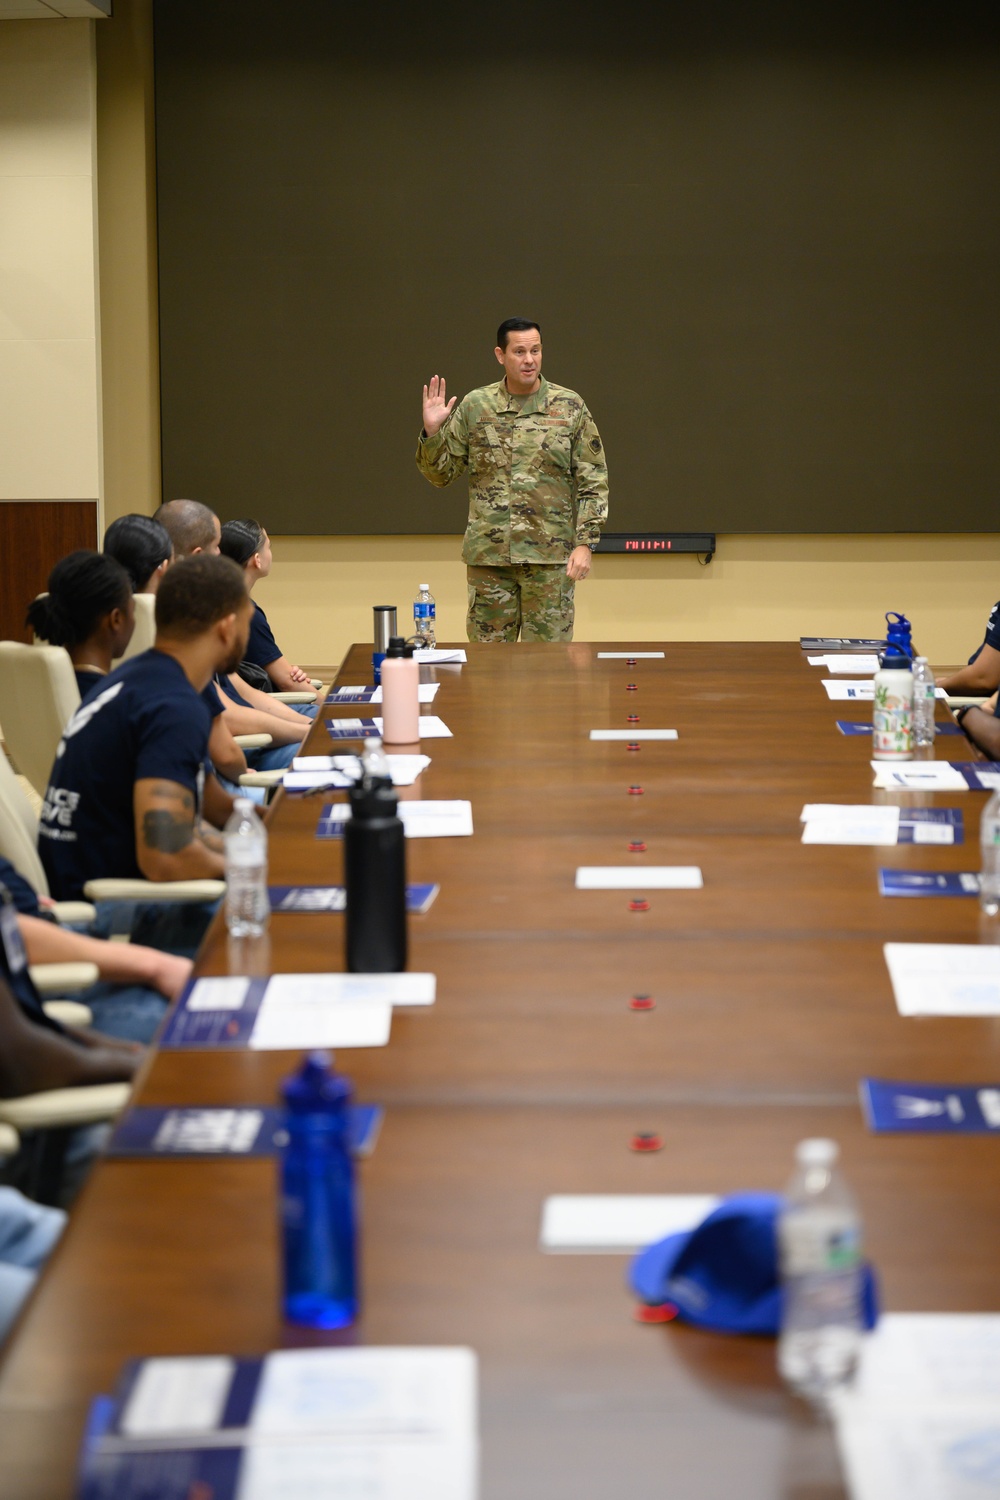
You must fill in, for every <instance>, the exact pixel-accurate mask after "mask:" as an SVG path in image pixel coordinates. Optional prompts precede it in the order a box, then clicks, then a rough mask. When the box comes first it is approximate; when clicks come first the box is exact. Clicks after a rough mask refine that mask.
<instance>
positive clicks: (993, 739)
mask: <svg viewBox="0 0 1000 1500" xmlns="http://www.w3.org/2000/svg"><path fill="white" fill-rule="evenodd" d="M955 719H956V722H957V723H959V724H960V725H961V726H962V730H963V732H964V734H965V737H966V739H968V740H971V741H972V743H973V744H974V745H975V747H976V749H977V750H982V752H983V754H984V755H988V756H989V758H990V760H1000V693H994V694H993V697H992V698H987V699H986V701H985V703H980V704H967V705H966V706H965V707H964V708H960V709H958V710H957V711H956V713H955Z"/></svg>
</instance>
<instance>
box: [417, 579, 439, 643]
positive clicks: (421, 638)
mask: <svg viewBox="0 0 1000 1500" xmlns="http://www.w3.org/2000/svg"><path fill="white" fill-rule="evenodd" d="M436 618H437V605H436V604H435V603H434V595H433V594H432V593H431V591H430V585H429V584H426V583H422V584H421V585H420V588H419V591H418V593H417V597H416V599H415V600H414V604H413V640H414V645H415V646H416V648H417V650H418V651H423V650H425V649H426V648H427V647H429V646H433V645H435V644H436V643H437V636H436V635H435V633H434V623H435V620H436Z"/></svg>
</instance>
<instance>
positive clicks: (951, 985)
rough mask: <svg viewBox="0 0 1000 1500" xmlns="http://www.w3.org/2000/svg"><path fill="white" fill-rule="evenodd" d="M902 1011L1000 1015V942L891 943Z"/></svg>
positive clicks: (888, 957)
mask: <svg viewBox="0 0 1000 1500" xmlns="http://www.w3.org/2000/svg"><path fill="white" fill-rule="evenodd" d="M882 951H883V952H884V954H885V961H886V963H887V965H888V967H889V978H890V979H891V980H892V989H893V994H894V995H895V997H896V1009H897V1010H898V1011H899V1014H900V1015H901V1016H998V1015H1000V947H996V946H994V945H993V944H990V943H984V944H982V945H981V946H980V945H979V944H977V943H886V944H884V946H883V950H882Z"/></svg>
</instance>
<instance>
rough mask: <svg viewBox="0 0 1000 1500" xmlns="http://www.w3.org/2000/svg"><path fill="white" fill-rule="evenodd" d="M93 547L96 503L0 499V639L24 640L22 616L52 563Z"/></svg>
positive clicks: (26, 636) (27, 633)
mask: <svg viewBox="0 0 1000 1500" xmlns="http://www.w3.org/2000/svg"><path fill="white" fill-rule="evenodd" d="M96 546H97V501H96V500H3V501H0V639H2V640H5V641H30V640H31V633H30V631H27V630H25V628H24V612H25V610H26V609H27V607H28V605H29V604H30V603H31V601H32V599H33V598H34V597H35V595H36V594H40V593H41V592H42V591H43V590H44V588H45V584H46V581H47V579H48V576H49V573H50V572H51V571H52V569H53V567H54V566H55V564H56V563H57V562H58V561H59V559H60V558H61V557H65V556H66V554H67V552H73V551H75V549H76V548H77V547H96Z"/></svg>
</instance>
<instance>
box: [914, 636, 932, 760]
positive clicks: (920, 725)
mask: <svg viewBox="0 0 1000 1500" xmlns="http://www.w3.org/2000/svg"><path fill="white" fill-rule="evenodd" d="M935 690H936V685H935V682H934V673H933V672H932V671H931V669H930V667H929V666H928V664H927V658H926V656H918V657H916V658H915V659H914V662H913V743H914V744H915V745H933V743H934V701H935V699H934V695H935Z"/></svg>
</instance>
